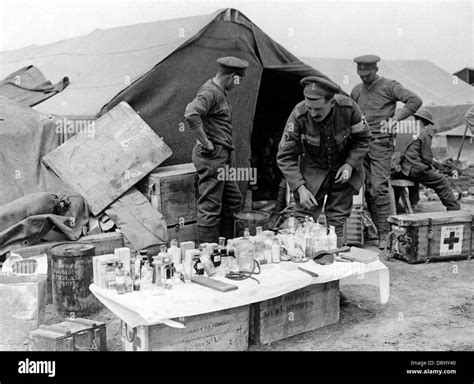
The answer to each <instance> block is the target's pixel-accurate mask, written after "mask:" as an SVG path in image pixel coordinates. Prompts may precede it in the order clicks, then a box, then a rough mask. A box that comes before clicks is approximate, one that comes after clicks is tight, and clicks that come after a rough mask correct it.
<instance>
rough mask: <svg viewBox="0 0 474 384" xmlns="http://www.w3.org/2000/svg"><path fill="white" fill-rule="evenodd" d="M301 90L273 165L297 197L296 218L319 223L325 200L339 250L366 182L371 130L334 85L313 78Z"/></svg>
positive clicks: (309, 78) (304, 82)
mask: <svg viewBox="0 0 474 384" xmlns="http://www.w3.org/2000/svg"><path fill="white" fill-rule="evenodd" d="M301 85H302V86H304V90H303V94H304V97H305V99H304V101H302V102H300V103H298V104H297V105H296V107H295V108H294V109H293V111H292V112H291V115H290V117H289V119H288V121H287V123H286V126H285V129H284V132H283V136H282V139H281V141H280V145H279V148H278V154H277V162H278V166H279V167H280V169H281V171H282V172H283V176H284V177H285V179H286V181H287V182H288V184H289V186H290V189H291V191H292V192H294V193H295V203H296V208H295V216H296V217H297V218H304V217H305V216H307V215H310V216H312V217H313V218H314V219H315V220H317V219H318V217H319V215H320V213H321V209H322V205H323V202H324V197H325V196H327V200H326V206H325V213H326V217H327V223H328V225H333V226H334V227H335V229H336V234H337V245H338V247H340V246H342V245H343V228H344V224H345V222H346V220H347V218H348V217H349V216H350V214H351V210H352V202H353V195H354V193H357V191H358V190H359V189H360V187H361V186H362V183H363V181H364V170H363V167H362V161H363V159H364V157H365V155H366V153H367V151H368V149H369V143H370V137H371V136H370V131H369V127H368V126H367V124H366V123H365V122H364V120H363V119H362V114H361V111H360V109H359V107H358V106H357V104H356V103H355V102H354V101H353V100H351V99H350V98H348V97H346V96H342V95H339V94H336V93H338V92H340V88H339V87H338V86H337V85H335V84H333V83H331V82H330V81H328V80H325V79H322V78H320V77H317V76H310V77H305V78H304V79H302V80H301Z"/></svg>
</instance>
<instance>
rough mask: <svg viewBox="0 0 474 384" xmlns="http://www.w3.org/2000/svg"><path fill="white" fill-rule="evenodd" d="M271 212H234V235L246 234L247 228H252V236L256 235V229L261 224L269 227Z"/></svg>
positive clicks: (264, 228) (263, 226)
mask: <svg viewBox="0 0 474 384" xmlns="http://www.w3.org/2000/svg"><path fill="white" fill-rule="evenodd" d="M269 220H270V214H269V213H267V212H263V211H242V212H239V213H235V214H234V237H241V236H243V235H244V230H245V228H248V229H249V230H250V236H255V232H256V231H255V229H256V228H257V227H258V226H260V227H262V229H263V230H266V229H268V221H269Z"/></svg>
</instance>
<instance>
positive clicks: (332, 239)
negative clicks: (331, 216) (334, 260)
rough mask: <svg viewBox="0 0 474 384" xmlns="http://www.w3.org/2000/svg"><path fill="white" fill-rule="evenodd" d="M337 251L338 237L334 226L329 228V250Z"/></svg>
mask: <svg viewBox="0 0 474 384" xmlns="http://www.w3.org/2000/svg"><path fill="white" fill-rule="evenodd" d="M333 249H337V235H336V228H335V227H334V225H330V226H329V235H328V250H333Z"/></svg>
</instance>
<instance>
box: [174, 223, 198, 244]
mask: <svg viewBox="0 0 474 384" xmlns="http://www.w3.org/2000/svg"><path fill="white" fill-rule="evenodd" d="M198 237H199V233H198V226H197V223H196V222H193V223H187V224H182V225H179V224H177V225H174V226H168V240H170V241H171V240H172V239H176V240H178V244H181V243H182V242H183V241H194V242H198Z"/></svg>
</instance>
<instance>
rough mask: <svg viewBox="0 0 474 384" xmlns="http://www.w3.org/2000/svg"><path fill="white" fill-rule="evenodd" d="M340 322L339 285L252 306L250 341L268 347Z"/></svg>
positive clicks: (319, 286) (308, 289)
mask: <svg viewBox="0 0 474 384" xmlns="http://www.w3.org/2000/svg"><path fill="white" fill-rule="evenodd" d="M338 321H339V281H338V280H336V281H330V282H328V283H324V284H314V285H310V286H307V287H305V288H301V289H298V290H296V291H294V292H290V293H287V294H285V295H282V296H279V297H276V298H273V299H269V300H266V301H262V302H260V303H254V304H251V305H250V328H249V332H250V341H252V342H254V343H257V344H268V343H272V342H274V341H277V340H282V339H286V338H287V337H290V336H294V335H297V334H300V333H303V332H308V331H312V330H314V329H318V328H321V327H324V326H326V325H329V324H334V323H337V322H338Z"/></svg>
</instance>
